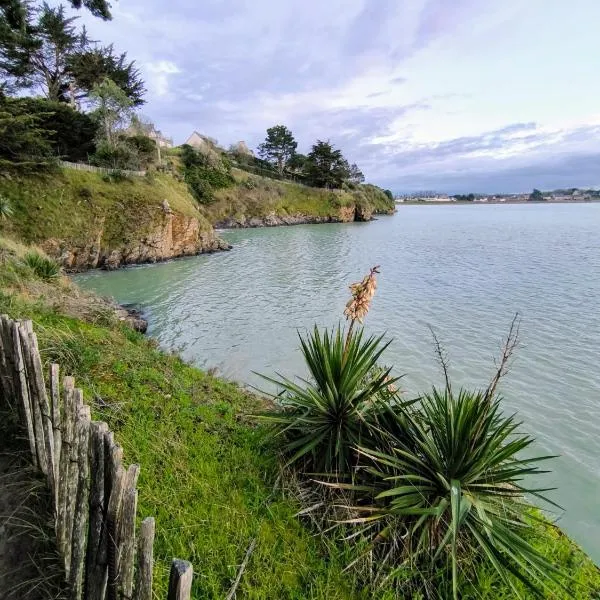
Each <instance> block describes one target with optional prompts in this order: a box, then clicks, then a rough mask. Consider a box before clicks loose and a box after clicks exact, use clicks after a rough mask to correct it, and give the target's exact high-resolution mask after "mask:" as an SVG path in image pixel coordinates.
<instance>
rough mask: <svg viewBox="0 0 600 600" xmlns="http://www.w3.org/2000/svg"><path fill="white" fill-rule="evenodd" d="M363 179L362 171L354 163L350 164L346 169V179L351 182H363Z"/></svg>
mask: <svg viewBox="0 0 600 600" xmlns="http://www.w3.org/2000/svg"><path fill="white" fill-rule="evenodd" d="M364 180H365V176H364V175H363V172H362V171H361V170H360V169H359V168H358V165H357V164H356V163H353V164H351V165H350V168H349V169H348V181H350V182H351V183H363V182H364Z"/></svg>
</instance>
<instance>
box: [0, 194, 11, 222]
mask: <svg viewBox="0 0 600 600" xmlns="http://www.w3.org/2000/svg"><path fill="white" fill-rule="evenodd" d="M13 214H14V210H13V207H12V204H11V201H10V200H9V199H8V198H7V197H6V196H3V195H2V194H0V220H6V219H10V217H12V216H13Z"/></svg>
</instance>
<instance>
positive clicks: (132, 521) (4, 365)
mask: <svg viewBox="0 0 600 600" xmlns="http://www.w3.org/2000/svg"><path fill="white" fill-rule="evenodd" d="M48 382H49V385H48V388H47V389H46V385H45V382H44V373H43V367H42V361H41V358H40V353H39V349H38V343H37V338H36V335H35V333H34V331H33V327H32V323H31V321H13V320H11V319H9V318H8V317H7V316H6V315H2V316H0V394H1V396H0V401H1V402H2V403H3V404H4V405H5V406H6V407H8V408H9V409H11V410H14V411H18V413H19V417H20V422H21V424H22V426H23V430H24V431H25V432H26V434H27V439H28V442H29V449H30V452H31V461H32V462H33V465H34V466H35V467H36V468H37V469H38V470H39V471H41V473H43V474H44V476H45V478H46V480H47V482H48V487H49V489H50V492H51V494H52V497H53V499H54V503H53V504H54V523H55V532H56V544H57V548H58V551H59V553H60V556H61V558H62V559H63V561H64V569H65V576H66V582H67V583H68V588H69V590H70V594H71V598H72V599H73V600H84V599H85V600H152V598H153V596H152V567H153V543H154V529H155V523H154V519H153V518H152V517H147V518H146V519H144V520H143V521H142V523H141V527H140V530H139V533H136V512H137V497H138V492H137V479H138V475H139V472H140V467H139V465H129V467H127V468H126V467H125V466H124V465H123V449H122V448H121V446H119V444H117V443H116V442H115V439H114V434H113V433H112V432H111V431H110V430H109V428H108V425H107V424H106V423H102V422H97V421H92V420H91V415H90V407H89V406H88V405H86V404H85V403H84V400H83V393H82V391H81V390H80V389H77V388H76V387H75V382H74V380H73V378H72V377H63V379H62V385H61V382H60V379H59V366H58V365H56V364H52V365H50V368H49V373H48ZM192 574H193V573H192V565H191V564H190V563H189V562H187V561H182V560H177V559H175V560H173V562H172V565H171V572H170V579H169V591H168V600H189V598H190V593H191V585H192Z"/></svg>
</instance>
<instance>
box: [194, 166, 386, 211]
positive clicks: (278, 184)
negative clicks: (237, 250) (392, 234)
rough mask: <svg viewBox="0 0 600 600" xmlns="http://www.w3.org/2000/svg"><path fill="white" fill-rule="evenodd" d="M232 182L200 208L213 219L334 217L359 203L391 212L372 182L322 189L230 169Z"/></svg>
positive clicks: (381, 191)
mask: <svg viewBox="0 0 600 600" xmlns="http://www.w3.org/2000/svg"><path fill="white" fill-rule="evenodd" d="M233 174H234V177H235V180H236V185H235V186H233V187H230V188H226V189H222V190H219V191H217V192H216V193H215V201H214V202H213V203H212V204H209V205H207V206H206V207H203V208H202V211H203V214H205V215H206V217H207V218H208V219H209V220H210V221H211V222H213V223H216V222H219V221H222V220H224V219H226V218H232V219H236V220H243V219H244V218H252V217H258V218H261V217H266V216H267V215H270V214H274V215H277V216H294V215H308V216H314V217H335V216H338V215H339V214H340V209H342V208H348V207H359V208H360V209H364V210H366V211H367V212H372V213H383V214H387V213H390V212H393V209H394V203H393V201H390V200H389V199H388V198H387V196H386V195H385V194H384V193H383V190H381V189H380V188H378V187H376V186H372V185H360V186H357V189H355V190H350V189H346V190H326V189H320V188H312V187H307V186H305V185H301V184H297V183H292V182H287V181H277V180H274V179H268V178H266V177H260V176H258V175H253V174H251V173H247V172H246V171H241V170H238V169H234V170H233Z"/></svg>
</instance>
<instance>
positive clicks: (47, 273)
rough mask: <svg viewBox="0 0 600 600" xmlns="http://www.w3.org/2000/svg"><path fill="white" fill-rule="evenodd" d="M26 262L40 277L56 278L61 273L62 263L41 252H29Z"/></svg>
mask: <svg viewBox="0 0 600 600" xmlns="http://www.w3.org/2000/svg"><path fill="white" fill-rule="evenodd" d="M24 262H25V264H26V265H27V266H28V267H29V268H30V269H31V270H32V271H33V272H34V273H35V275H36V277H39V278H40V279H54V278H55V277H58V276H59V275H60V265H59V264H58V263H57V262H56V261H55V260H52V259H51V258H47V257H46V256H43V255H42V254H40V253H39V252H35V251H32V252H28V253H27V254H26V255H25V258H24Z"/></svg>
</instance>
